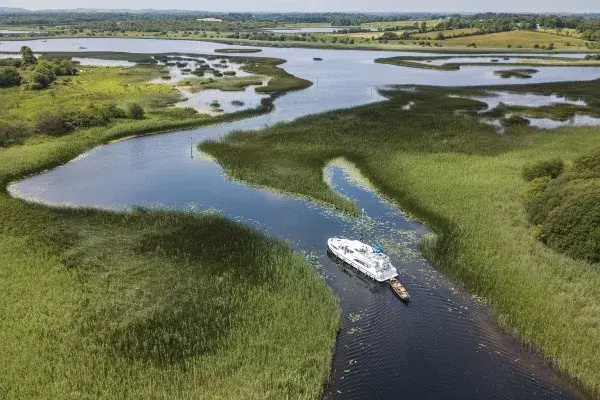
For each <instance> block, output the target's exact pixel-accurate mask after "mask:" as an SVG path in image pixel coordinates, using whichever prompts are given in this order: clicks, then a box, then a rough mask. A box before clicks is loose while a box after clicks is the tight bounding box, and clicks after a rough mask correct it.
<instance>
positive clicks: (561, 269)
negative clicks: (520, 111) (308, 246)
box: [201, 81, 600, 396]
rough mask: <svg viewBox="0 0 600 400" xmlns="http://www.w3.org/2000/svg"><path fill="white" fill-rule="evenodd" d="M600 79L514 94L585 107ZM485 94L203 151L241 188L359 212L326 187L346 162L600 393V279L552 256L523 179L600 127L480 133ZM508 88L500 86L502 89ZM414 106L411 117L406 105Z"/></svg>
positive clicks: (436, 256)
mask: <svg viewBox="0 0 600 400" xmlns="http://www.w3.org/2000/svg"><path fill="white" fill-rule="evenodd" d="M599 85H600V81H594V82H585V83H560V84H558V83H557V84H546V85H529V86H513V87H507V88H506V90H510V91H523V92H528V93H538V94H552V93H554V94H559V95H563V96H566V97H569V98H581V99H585V100H586V101H587V102H588V103H589V104H590V110H591V111H593V110H594V109H595V107H596V105H597V104H598V97H597V93H598V91H597V90H598V87H599ZM484 89H485V88H464V89H461V88H433V87H417V88H416V90H414V91H407V90H405V88H398V89H397V90H392V91H388V92H386V93H385V94H386V95H387V96H388V97H389V101H387V102H383V103H378V104H374V105H368V106H362V107H358V108H354V109H350V110H342V111H336V112H330V113H326V114H322V115H317V116H310V117H306V118H301V119H299V120H297V121H294V122H291V123H286V124H279V125H276V126H274V127H271V128H268V129H266V130H264V131H261V132H259V133H243V132H238V133H234V134H232V135H230V136H229V137H226V138H224V139H223V140H221V141H218V142H209V143H205V144H203V145H202V146H201V147H202V149H203V150H204V151H206V152H208V153H210V154H212V155H213V156H215V157H216V158H217V160H218V161H219V162H220V163H221V164H222V165H223V166H224V167H225V169H226V170H227V172H228V173H229V174H231V175H233V176H235V177H236V178H238V179H244V180H247V181H249V182H252V183H256V184H260V185H266V186H271V187H274V188H277V189H280V190H286V191H296V192H298V193H300V194H302V195H308V196H312V197H314V198H316V199H318V200H321V201H326V202H330V203H332V204H334V205H335V206H337V207H338V208H339V209H345V210H348V211H349V212H351V211H352V209H353V208H352V206H351V205H349V204H347V202H346V201H344V199H342V198H339V197H338V196H336V195H335V194H334V193H333V192H331V191H327V188H326V187H324V186H323V185H322V183H321V182H322V170H321V168H322V167H323V166H324V165H326V163H327V162H328V161H329V160H332V159H335V158H337V157H344V158H346V159H348V160H350V161H351V162H353V163H354V164H355V165H357V166H358V167H359V168H360V169H361V171H362V172H363V173H364V174H365V175H366V176H367V177H368V178H369V180H370V181H371V182H372V183H373V184H375V185H376V186H377V187H378V188H379V189H380V190H381V191H382V192H383V193H385V194H386V195H387V196H389V198H391V199H394V200H395V201H397V202H398V203H399V205H400V206H401V207H403V208H405V209H406V210H408V211H409V212H411V213H412V214H413V215H417V216H418V217H419V218H421V219H422V220H423V221H425V222H427V223H428V224H429V225H430V226H431V227H432V229H434V231H435V232H436V233H437V235H436V237H435V238H434V239H431V238H430V239H429V240H427V241H425V242H424V243H423V251H424V253H425V254H426V256H427V257H428V258H429V259H430V260H431V261H433V262H434V263H435V264H436V265H437V266H439V268H441V269H443V270H444V271H446V272H448V273H449V274H450V275H452V276H453V277H455V278H457V279H458V280H460V281H461V282H464V283H465V284H466V285H467V286H468V287H469V288H470V289H471V290H472V291H473V292H474V293H475V294H477V295H480V296H484V297H486V298H487V299H489V301H490V303H491V304H492V305H493V308H494V310H495V313H496V317H497V319H498V321H499V322H500V323H501V324H502V326H504V327H505V328H506V329H507V330H509V331H510V332H514V334H515V335H517V336H518V337H519V338H520V339H522V340H523V342H524V343H526V344H527V345H532V346H535V347H536V348H537V349H538V350H540V352H541V353H542V354H543V356H545V357H546V358H547V359H548V360H549V361H551V362H553V363H554V365H555V366H556V367H557V368H558V369H559V370H560V371H561V372H563V373H564V374H566V375H568V376H570V377H571V378H572V379H574V380H576V381H578V382H580V383H581V384H582V385H583V386H584V387H585V388H586V389H588V390H589V391H590V393H591V394H592V395H595V396H598V395H600V358H599V357H598V356H597V355H598V354H599V352H600V329H599V327H600V270H599V268H598V265H597V264H590V263H588V262H585V261H578V260H574V259H571V258H569V257H567V256H565V255H562V254H560V253H557V252H555V251H553V250H552V249H550V248H548V247H546V246H544V245H543V244H542V243H541V242H540V241H538V240H537V237H536V234H535V229H534V228H533V227H532V226H531V225H530V224H529V222H528V219H527V215H526V212H525V206H524V195H525V193H526V192H527V190H529V188H528V184H527V183H526V182H525V180H524V179H523V178H522V170H523V167H524V166H525V165H527V164H529V163H530V162H535V161H543V160H550V159H554V158H557V157H559V158H561V159H562V160H564V161H565V162H566V163H567V164H569V163H571V162H572V161H573V160H575V159H577V158H579V157H581V156H582V155H585V154H587V152H589V151H590V149H592V148H594V147H597V146H598V132H599V128H593V127H592V128H589V127H588V128H573V127H569V128H562V129H556V130H552V131H538V130H536V129H535V128H531V127H522V126H515V127H509V128H507V130H506V132H505V134H504V135H501V134H499V133H497V132H496V131H495V129H494V128H493V127H491V126H488V125H485V124H483V123H481V121H480V118H481V117H480V116H479V115H478V114H477V113H476V111H478V110H482V109H485V105H483V104H482V103H478V102H477V101H473V100H468V99H464V98H456V97H449V96H448V95H449V94H463V95H465V96H469V95H471V96H473V95H474V94H477V93H479V92H480V91H481V90H484ZM496 90H497V88H496ZM411 101H412V102H414V105H413V107H412V108H411V109H410V110H406V109H404V108H403V106H404V105H405V104H407V103H409V102H411Z"/></svg>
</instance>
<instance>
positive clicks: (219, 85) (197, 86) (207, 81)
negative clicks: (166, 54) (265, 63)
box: [178, 76, 264, 92]
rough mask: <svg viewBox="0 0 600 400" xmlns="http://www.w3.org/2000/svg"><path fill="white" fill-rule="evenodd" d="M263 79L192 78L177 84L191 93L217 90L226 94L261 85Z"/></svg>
mask: <svg viewBox="0 0 600 400" xmlns="http://www.w3.org/2000/svg"><path fill="white" fill-rule="evenodd" d="M263 79H264V78H263V77H260V76H225V77H223V78H218V79H213V78H192V79H184V80H183V81H180V82H179V83H178V85H179V86H185V87H186V88H187V89H188V90H190V91H191V92H199V91H201V90H205V89H219V90H222V91H227V92H239V91H243V90H245V89H246V88H247V87H248V86H251V85H262V83H263Z"/></svg>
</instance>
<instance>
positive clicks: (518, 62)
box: [375, 56, 600, 71]
mask: <svg viewBox="0 0 600 400" xmlns="http://www.w3.org/2000/svg"><path fill="white" fill-rule="evenodd" d="M476 57H477V56H474V58H476ZM479 57H480V58H483V57H484V56H479ZM451 58H452V57H450V56H437V57H436V56H433V57H415V56H399V57H386V58H377V59H375V62H376V63H379V64H389V65H396V66H399V67H409V68H421V69H434V70H438V71H458V70H459V69H460V68H461V67H463V66H473V65H475V66H498V65H502V66H521V67H600V61H595V60H583V59H579V60H578V59H572V58H563V57H540V58H536V59H532V58H528V57H526V56H511V57H510V59H511V61H510V62H506V61H504V62H502V63H501V64H500V63H499V60H498V61H496V62H460V63H457V62H448V63H443V64H430V63H431V62H432V61H440V60H448V59H451ZM485 58H489V56H487V57H485Z"/></svg>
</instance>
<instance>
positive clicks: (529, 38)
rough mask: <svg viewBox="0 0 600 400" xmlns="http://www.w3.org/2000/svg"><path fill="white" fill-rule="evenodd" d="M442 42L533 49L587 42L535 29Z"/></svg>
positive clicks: (484, 46) (578, 44)
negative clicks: (535, 47)
mask: <svg viewBox="0 0 600 400" xmlns="http://www.w3.org/2000/svg"><path fill="white" fill-rule="evenodd" d="M442 42H443V43H444V45H445V46H448V47H461V46H467V45H469V44H471V43H475V44H476V45H477V47H482V48H496V47H500V48H506V47H507V46H508V45H510V46H511V47H512V48H517V49H518V48H526V49H531V48H534V46H535V45H536V44H537V45H538V46H540V47H542V46H544V47H548V46H550V44H551V43H554V48H555V49H569V48H572V47H583V46H584V45H585V43H586V42H585V40H583V39H580V38H577V37H564V36H559V35H555V34H552V33H547V32H535V31H509V32H499V33H489V34H486V35H474V36H465V37H458V38H449V39H446V40H443V41H442ZM519 46H520V47H519Z"/></svg>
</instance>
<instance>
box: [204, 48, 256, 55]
mask: <svg viewBox="0 0 600 400" xmlns="http://www.w3.org/2000/svg"><path fill="white" fill-rule="evenodd" d="M261 51H262V50H261V49H232V48H225V49H215V53H222V54H244V53H260V52H261Z"/></svg>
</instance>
